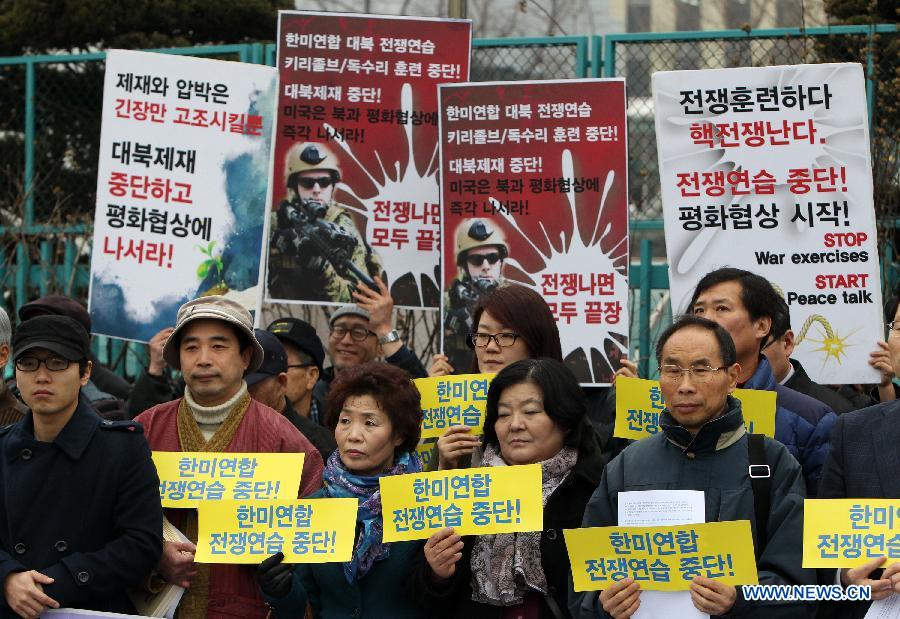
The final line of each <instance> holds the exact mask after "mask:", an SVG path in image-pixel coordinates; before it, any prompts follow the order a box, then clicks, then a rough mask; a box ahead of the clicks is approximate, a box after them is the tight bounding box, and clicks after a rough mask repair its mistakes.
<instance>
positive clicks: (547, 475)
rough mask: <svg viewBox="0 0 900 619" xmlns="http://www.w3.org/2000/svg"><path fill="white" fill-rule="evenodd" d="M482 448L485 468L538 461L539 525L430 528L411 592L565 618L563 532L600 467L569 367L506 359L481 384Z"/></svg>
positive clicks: (474, 607)
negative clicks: (500, 529) (532, 528)
mask: <svg viewBox="0 0 900 619" xmlns="http://www.w3.org/2000/svg"><path fill="white" fill-rule="evenodd" d="M504 335H505V334H504V333H503V332H500V333H495V334H492V335H491V338H492V342H491V343H489V345H488V346H486V347H483V348H489V347H490V346H493V345H494V342H493V338H498V339H500V340H501V341H503V340H504V339H505V340H511V339H512V338H508V337H507V338H505V337H504ZM516 339H518V338H516ZM514 345H515V343H513V345H511V346H506V347H505V349H512V348H513V347H514ZM494 353H496V351H494ZM494 353H492V354H494ZM484 446H485V451H484V462H483V465H484V466H508V465H510V466H511V465H521V464H540V466H541V472H542V479H543V485H542V498H543V505H544V530H543V531H536V532H531V533H508V534H496V535H483V536H477V537H476V536H472V537H467V538H461V537H460V536H459V535H457V534H456V533H455V532H454V531H453V529H443V530H442V531H439V532H438V533H435V534H434V535H432V536H431V537H430V538H429V540H428V542H427V543H426V544H425V549H424V557H425V561H424V562H423V563H422V565H421V566H420V568H419V569H418V570H417V571H416V576H415V580H414V590H415V592H416V598H417V599H418V600H419V601H420V603H421V605H422V607H423V608H428V609H430V611H431V613H432V615H433V616H443V617H466V618H467V619H478V618H482V617H484V618H488V617H490V618H497V619H506V618H513V617H527V618H528V619H544V618H547V619H560V618H562V617H568V616H569V614H568V611H567V610H566V604H567V601H566V592H567V581H568V574H569V569H570V565H569V558H568V554H567V552H566V547H565V542H564V540H563V534H562V531H563V529H571V528H577V527H579V526H581V519H582V516H583V513H584V509H585V506H586V505H587V502H588V500H589V499H590V497H591V494H592V493H593V492H594V489H595V488H596V487H597V484H598V483H599V481H600V475H601V471H602V469H603V462H602V459H601V456H600V447H599V445H598V444H597V439H596V436H595V434H594V431H593V428H592V427H591V423H590V421H588V419H587V408H586V401H585V398H584V394H583V393H582V391H581V389H579V387H578V382H577V380H576V379H575V376H574V375H573V374H572V372H571V371H570V370H569V369H568V368H566V366H565V365H563V364H562V363H561V362H560V361H557V360H555V359H546V358H544V359H524V360H519V361H516V362H514V363H512V364H511V365H508V366H506V367H505V368H504V369H503V370H502V371H501V372H500V373H499V374H497V376H496V378H494V380H493V382H492V383H491V387H490V390H489V391H488V399H487V412H486V416H485V425H484Z"/></svg>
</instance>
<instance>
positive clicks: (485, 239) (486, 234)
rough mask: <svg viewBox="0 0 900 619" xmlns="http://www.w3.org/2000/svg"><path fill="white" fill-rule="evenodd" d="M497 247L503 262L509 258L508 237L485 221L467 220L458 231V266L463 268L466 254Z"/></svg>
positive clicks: (460, 225)
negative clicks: (476, 249) (472, 250)
mask: <svg viewBox="0 0 900 619" xmlns="http://www.w3.org/2000/svg"><path fill="white" fill-rule="evenodd" d="M494 246H495V247H497V248H499V250H500V258H501V260H505V259H506V258H507V256H509V246H508V245H507V244H506V236H505V235H504V234H503V231H502V230H501V229H500V228H495V227H494V226H492V225H491V223H490V222H489V221H486V220H484V219H466V220H464V221H463V222H462V223H461V224H459V227H458V228H457V229H456V264H457V266H460V267H462V266H463V263H464V262H465V259H466V252H467V251H469V250H470V249H474V248H476V247H494Z"/></svg>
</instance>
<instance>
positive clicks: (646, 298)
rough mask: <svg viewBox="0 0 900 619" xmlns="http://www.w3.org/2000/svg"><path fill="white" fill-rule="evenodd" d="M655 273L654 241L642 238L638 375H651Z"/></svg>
mask: <svg viewBox="0 0 900 619" xmlns="http://www.w3.org/2000/svg"><path fill="white" fill-rule="evenodd" d="M652 273H653V243H652V242H651V241H650V239H642V240H641V279H640V283H641V288H640V295H639V300H638V303H639V305H640V307H639V308H638V346H639V347H640V356H639V357H638V375H639V376H644V377H646V376H649V375H650V292H651V281H652V277H651V275H652Z"/></svg>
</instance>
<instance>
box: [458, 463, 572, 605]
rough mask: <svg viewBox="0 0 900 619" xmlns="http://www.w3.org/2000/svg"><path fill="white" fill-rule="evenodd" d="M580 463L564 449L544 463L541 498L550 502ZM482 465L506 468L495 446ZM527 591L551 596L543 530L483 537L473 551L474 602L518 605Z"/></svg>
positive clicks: (545, 504)
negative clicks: (542, 535)
mask: <svg viewBox="0 0 900 619" xmlns="http://www.w3.org/2000/svg"><path fill="white" fill-rule="evenodd" d="M577 460H578V452H577V451H576V450H575V449H573V448H572V447H563V448H562V449H561V450H560V451H559V453H557V454H556V455H555V456H553V457H552V458H550V459H549V460H544V461H543V462H541V463H540V464H541V476H542V478H543V483H542V485H541V496H542V500H543V505H544V507H547V499H549V498H550V495H551V494H553V492H554V491H555V490H556V489H557V488H558V487H559V485H560V484H561V483H562V482H563V480H564V479H565V478H566V476H568V475H569V473H571V472H572V467H574V466H575V462H576V461H577ZM483 466H506V462H504V460H503V458H501V457H500V453H499V452H498V451H497V448H496V447H494V446H493V445H488V446H487V448H485V450H484V463H483ZM527 591H538V592H540V593H542V594H544V595H547V593H548V591H549V590H548V587H547V575H546V574H544V567H543V564H542V563H541V531H533V532H528V533H498V534H495V535H482V536H480V537H479V538H478V540H477V541H476V542H475V546H474V547H473V548H472V600H473V601H475V602H480V603H482V604H492V605H494V606H515V605H516V604H521V603H522V602H523V601H524V599H525V593H526V592H527Z"/></svg>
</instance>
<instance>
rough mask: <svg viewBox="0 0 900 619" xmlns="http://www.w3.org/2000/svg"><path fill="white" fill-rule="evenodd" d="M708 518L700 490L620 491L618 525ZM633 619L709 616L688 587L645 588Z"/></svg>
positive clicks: (696, 521) (668, 523)
mask: <svg viewBox="0 0 900 619" xmlns="http://www.w3.org/2000/svg"><path fill="white" fill-rule="evenodd" d="M703 522H706V503H705V501H704V496H703V492H702V491H699V490H644V491H638V492H620V493H619V526H622V527H660V526H673V525H679V524H701V523H703ZM633 617H634V619H709V615H706V614H704V613H701V612H700V611H699V610H697V608H696V607H695V606H694V603H693V602H692V601H691V594H690V592H689V591H642V592H641V607H640V608H638V610H637V612H636V613H635V614H634V615H633Z"/></svg>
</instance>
